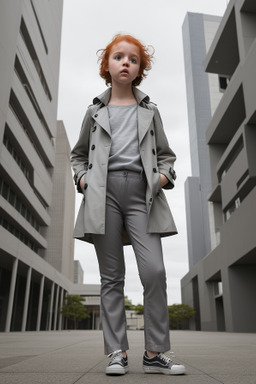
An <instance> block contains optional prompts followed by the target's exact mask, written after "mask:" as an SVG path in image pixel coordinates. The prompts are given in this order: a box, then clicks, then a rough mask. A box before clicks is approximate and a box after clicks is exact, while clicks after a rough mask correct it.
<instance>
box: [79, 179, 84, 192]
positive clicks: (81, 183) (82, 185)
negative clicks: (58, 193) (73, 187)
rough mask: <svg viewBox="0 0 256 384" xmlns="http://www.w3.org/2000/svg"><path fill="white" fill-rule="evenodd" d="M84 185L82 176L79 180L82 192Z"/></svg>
mask: <svg viewBox="0 0 256 384" xmlns="http://www.w3.org/2000/svg"><path fill="white" fill-rule="evenodd" d="M84 184H85V180H84V176H82V177H81V179H80V188H81V189H82V191H83V189H84Z"/></svg>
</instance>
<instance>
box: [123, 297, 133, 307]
mask: <svg viewBox="0 0 256 384" xmlns="http://www.w3.org/2000/svg"><path fill="white" fill-rule="evenodd" d="M124 305H125V309H130V308H131V307H132V302H131V300H129V299H128V296H125V297H124Z"/></svg>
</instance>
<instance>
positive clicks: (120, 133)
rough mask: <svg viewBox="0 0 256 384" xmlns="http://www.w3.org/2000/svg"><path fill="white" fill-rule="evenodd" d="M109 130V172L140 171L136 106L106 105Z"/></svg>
mask: <svg viewBox="0 0 256 384" xmlns="http://www.w3.org/2000/svg"><path fill="white" fill-rule="evenodd" d="M108 113H109V122H110V128H111V149H110V155H109V163H108V164H109V165H108V169H109V171H117V170H122V169H125V170H130V171H137V172H141V171H142V164H141V159H140V153H139V140H138V118H137V116H138V105H137V104H132V105H108Z"/></svg>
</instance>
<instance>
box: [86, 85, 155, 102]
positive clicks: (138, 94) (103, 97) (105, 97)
mask: <svg viewBox="0 0 256 384" xmlns="http://www.w3.org/2000/svg"><path fill="white" fill-rule="evenodd" d="M132 90H133V93H134V96H135V99H136V100H137V103H138V105H140V104H141V102H142V101H144V102H145V103H149V101H150V99H149V96H148V95H146V94H145V93H144V92H142V91H141V90H140V89H138V88H136V87H133V88H132ZM110 96H111V87H110V88H108V89H107V90H106V91H104V92H103V93H101V94H100V95H99V96H97V97H95V98H94V99H93V104H98V103H102V104H104V105H107V104H108V102H109V99H110Z"/></svg>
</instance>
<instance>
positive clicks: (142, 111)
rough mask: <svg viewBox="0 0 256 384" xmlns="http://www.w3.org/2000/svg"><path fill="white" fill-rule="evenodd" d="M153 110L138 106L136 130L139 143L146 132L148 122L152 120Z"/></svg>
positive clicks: (148, 125)
mask: <svg viewBox="0 0 256 384" xmlns="http://www.w3.org/2000/svg"><path fill="white" fill-rule="evenodd" d="M153 116H154V112H153V111H151V110H150V109H146V108H143V107H141V106H138V132H139V144H141V142H142V140H143V139H144V136H145V134H146V133H147V131H148V129H149V127H150V124H151V122H152V119H153Z"/></svg>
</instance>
